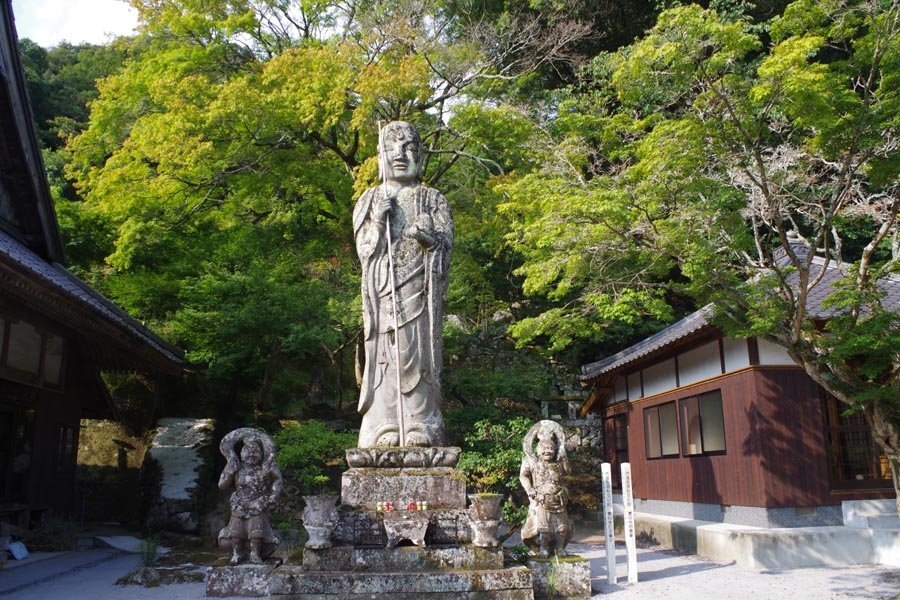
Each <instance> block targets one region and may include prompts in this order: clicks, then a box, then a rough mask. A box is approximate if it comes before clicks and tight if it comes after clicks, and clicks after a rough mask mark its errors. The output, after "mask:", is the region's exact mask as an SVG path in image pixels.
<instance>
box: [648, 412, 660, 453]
mask: <svg viewBox="0 0 900 600" xmlns="http://www.w3.org/2000/svg"><path fill="white" fill-rule="evenodd" d="M644 439H645V440H646V442H647V458H656V457H657V456H661V455H662V452H661V449H660V445H659V410H658V409H657V408H656V407H655V406H654V407H653V408H647V409H644Z"/></svg>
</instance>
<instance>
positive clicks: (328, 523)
mask: <svg viewBox="0 0 900 600" xmlns="http://www.w3.org/2000/svg"><path fill="white" fill-rule="evenodd" d="M303 500H304V501H305V502H306V508H304V509H303V515H302V519H303V528H304V529H306V532H307V533H308V534H309V539H308V540H307V541H306V544H305V546H306V547H307V548H311V549H313V550H321V549H323V548H331V535H332V533H334V528H335V526H336V525H337V522H338V511H337V507H336V506H335V504H337V501H338V496H336V495H332V494H321V495H316V496H303Z"/></svg>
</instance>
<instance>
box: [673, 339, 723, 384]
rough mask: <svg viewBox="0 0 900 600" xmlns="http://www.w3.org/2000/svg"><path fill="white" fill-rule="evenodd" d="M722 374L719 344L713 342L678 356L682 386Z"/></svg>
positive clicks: (679, 376)
mask: <svg viewBox="0 0 900 600" xmlns="http://www.w3.org/2000/svg"><path fill="white" fill-rule="evenodd" d="M721 374H722V360H721V358H720V357H719V342H718V341H715V342H711V343H709V344H706V345H704V346H700V347H699V348H695V349H693V350H691V351H689V352H685V353H684V354H679V355H678V381H679V383H680V384H681V385H682V386H685V385H690V384H692V383H696V382H698V381H703V380H704V379H710V378H712V377H717V376H719V375H721Z"/></svg>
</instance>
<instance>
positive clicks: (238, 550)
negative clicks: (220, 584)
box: [219, 427, 283, 565]
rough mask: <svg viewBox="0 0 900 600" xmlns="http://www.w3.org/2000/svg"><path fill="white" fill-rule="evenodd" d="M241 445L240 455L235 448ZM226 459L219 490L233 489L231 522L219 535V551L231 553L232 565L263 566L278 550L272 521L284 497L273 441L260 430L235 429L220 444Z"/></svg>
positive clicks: (248, 428)
mask: <svg viewBox="0 0 900 600" xmlns="http://www.w3.org/2000/svg"><path fill="white" fill-rule="evenodd" d="M239 444H240V451H238V450H237V449H236V446H238V445H239ZM219 450H220V451H221V452H222V455H223V456H225V458H226V459H227V461H228V462H227V463H226V465H225V469H224V470H223V471H222V475H221V476H220V477H219V489H220V490H222V491H225V490H227V489H228V488H230V487H231V486H232V485H234V487H235V491H234V493H233V494H231V519H230V520H229V522H228V525H226V526H225V527H224V528H223V529H222V531H220V532H219V547H220V548H222V549H225V550H231V551H232V556H231V564H233V565H237V564H240V563H243V562H248V561H249V562H250V563H252V564H261V563H262V562H263V561H264V560H265V559H267V558H268V557H269V556H271V554H272V553H273V552H274V551H275V548H277V547H278V542H279V540H278V538H277V537H275V533H274V532H273V531H272V524H271V522H270V520H269V509H271V508H272V507H273V506H274V505H275V502H276V501H277V500H278V496H279V495H281V488H282V485H283V484H282V478H281V470H280V469H279V468H278V465H277V464H276V462H275V444H274V443H273V442H272V438H270V437H269V436H267V435H266V434H265V433H263V432H262V431H259V430H258V429H253V428H250V427H242V428H241V429H235V430H234V431H232V432H231V433H229V434H228V435H226V436H225V437H224V438H222V442H221V443H220V444H219Z"/></svg>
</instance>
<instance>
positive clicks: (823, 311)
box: [579, 256, 900, 382]
mask: <svg viewBox="0 0 900 600" xmlns="http://www.w3.org/2000/svg"><path fill="white" fill-rule="evenodd" d="M812 266H813V269H811V274H810V279H811V280H812V281H815V285H814V286H813V287H812V288H811V289H810V290H809V293H808V294H807V299H806V306H807V310H808V311H809V314H810V316H812V317H813V318H816V319H828V318H831V317H833V316H835V315H836V314H837V313H838V312H839V311H838V310H837V309H835V308H833V307H829V306H826V305H825V299H826V298H827V297H828V296H829V295H830V294H831V293H832V292H833V291H834V284H835V282H836V281H837V280H838V279H840V278H841V277H844V276H845V275H846V269H845V268H844V266H843V265H841V264H838V263H836V262H835V261H833V260H826V259H825V258H823V257H820V256H816V257H813V260H812ZM816 267H818V269H819V270H816ZM822 268H824V269H825V271H824V273H823V272H822V271H821V269H822ZM819 274H821V278H819V279H817V276H818V275H819ZM798 280H799V278H798V276H797V275H796V274H794V275H792V276H791V282H792V283H795V284H796V282H797V281H798ZM877 285H878V287H879V288H880V289H881V291H882V292H883V294H884V295H883V296H882V298H881V305H882V307H884V308H885V309H886V310H891V311H896V310H900V277H897V276H895V275H888V276H887V277H884V278H882V279H879V280H878V282H877ZM715 313H716V311H715V308H714V307H713V306H712V305H711V304H708V305H706V306H704V307H703V308H701V309H700V310H698V311H696V312H694V313H691V314H689V315H688V316H686V317H685V318H683V319H682V320H680V321H678V322H677V323H674V324H673V325H670V326H668V327H666V328H665V329H663V330H662V331H659V332H657V333H655V334H653V335H651V336H650V337H648V338H645V339H643V340H641V341H640V342H638V343H637V344H634V345H633V346H629V347H628V348H625V349H624V350H622V351H621V352H617V353H616V354H613V355H612V356H607V357H606V358H604V359H602V360H599V361H597V362H593V363H589V364H586V365H583V366H582V367H581V376H580V377H579V379H580V380H581V381H583V382H588V381H593V380H595V379H597V378H599V377H600V376H602V375H605V374H608V373H612V372H613V371H618V370H620V369H622V368H623V367H626V366H628V365H630V364H632V363H634V362H637V361H638V360H640V359H642V358H644V357H646V356H649V355H651V354H653V353H656V352H658V351H660V350H662V349H664V348H666V347H668V346H672V345H674V344H676V343H678V342H680V341H682V340H685V339H686V338H688V337H691V336H694V334H699V333H701V332H702V330H706V329H710V330H711V329H713V328H714V327H715V326H714V325H712V323H711V321H712V319H713V317H714V316H715Z"/></svg>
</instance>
